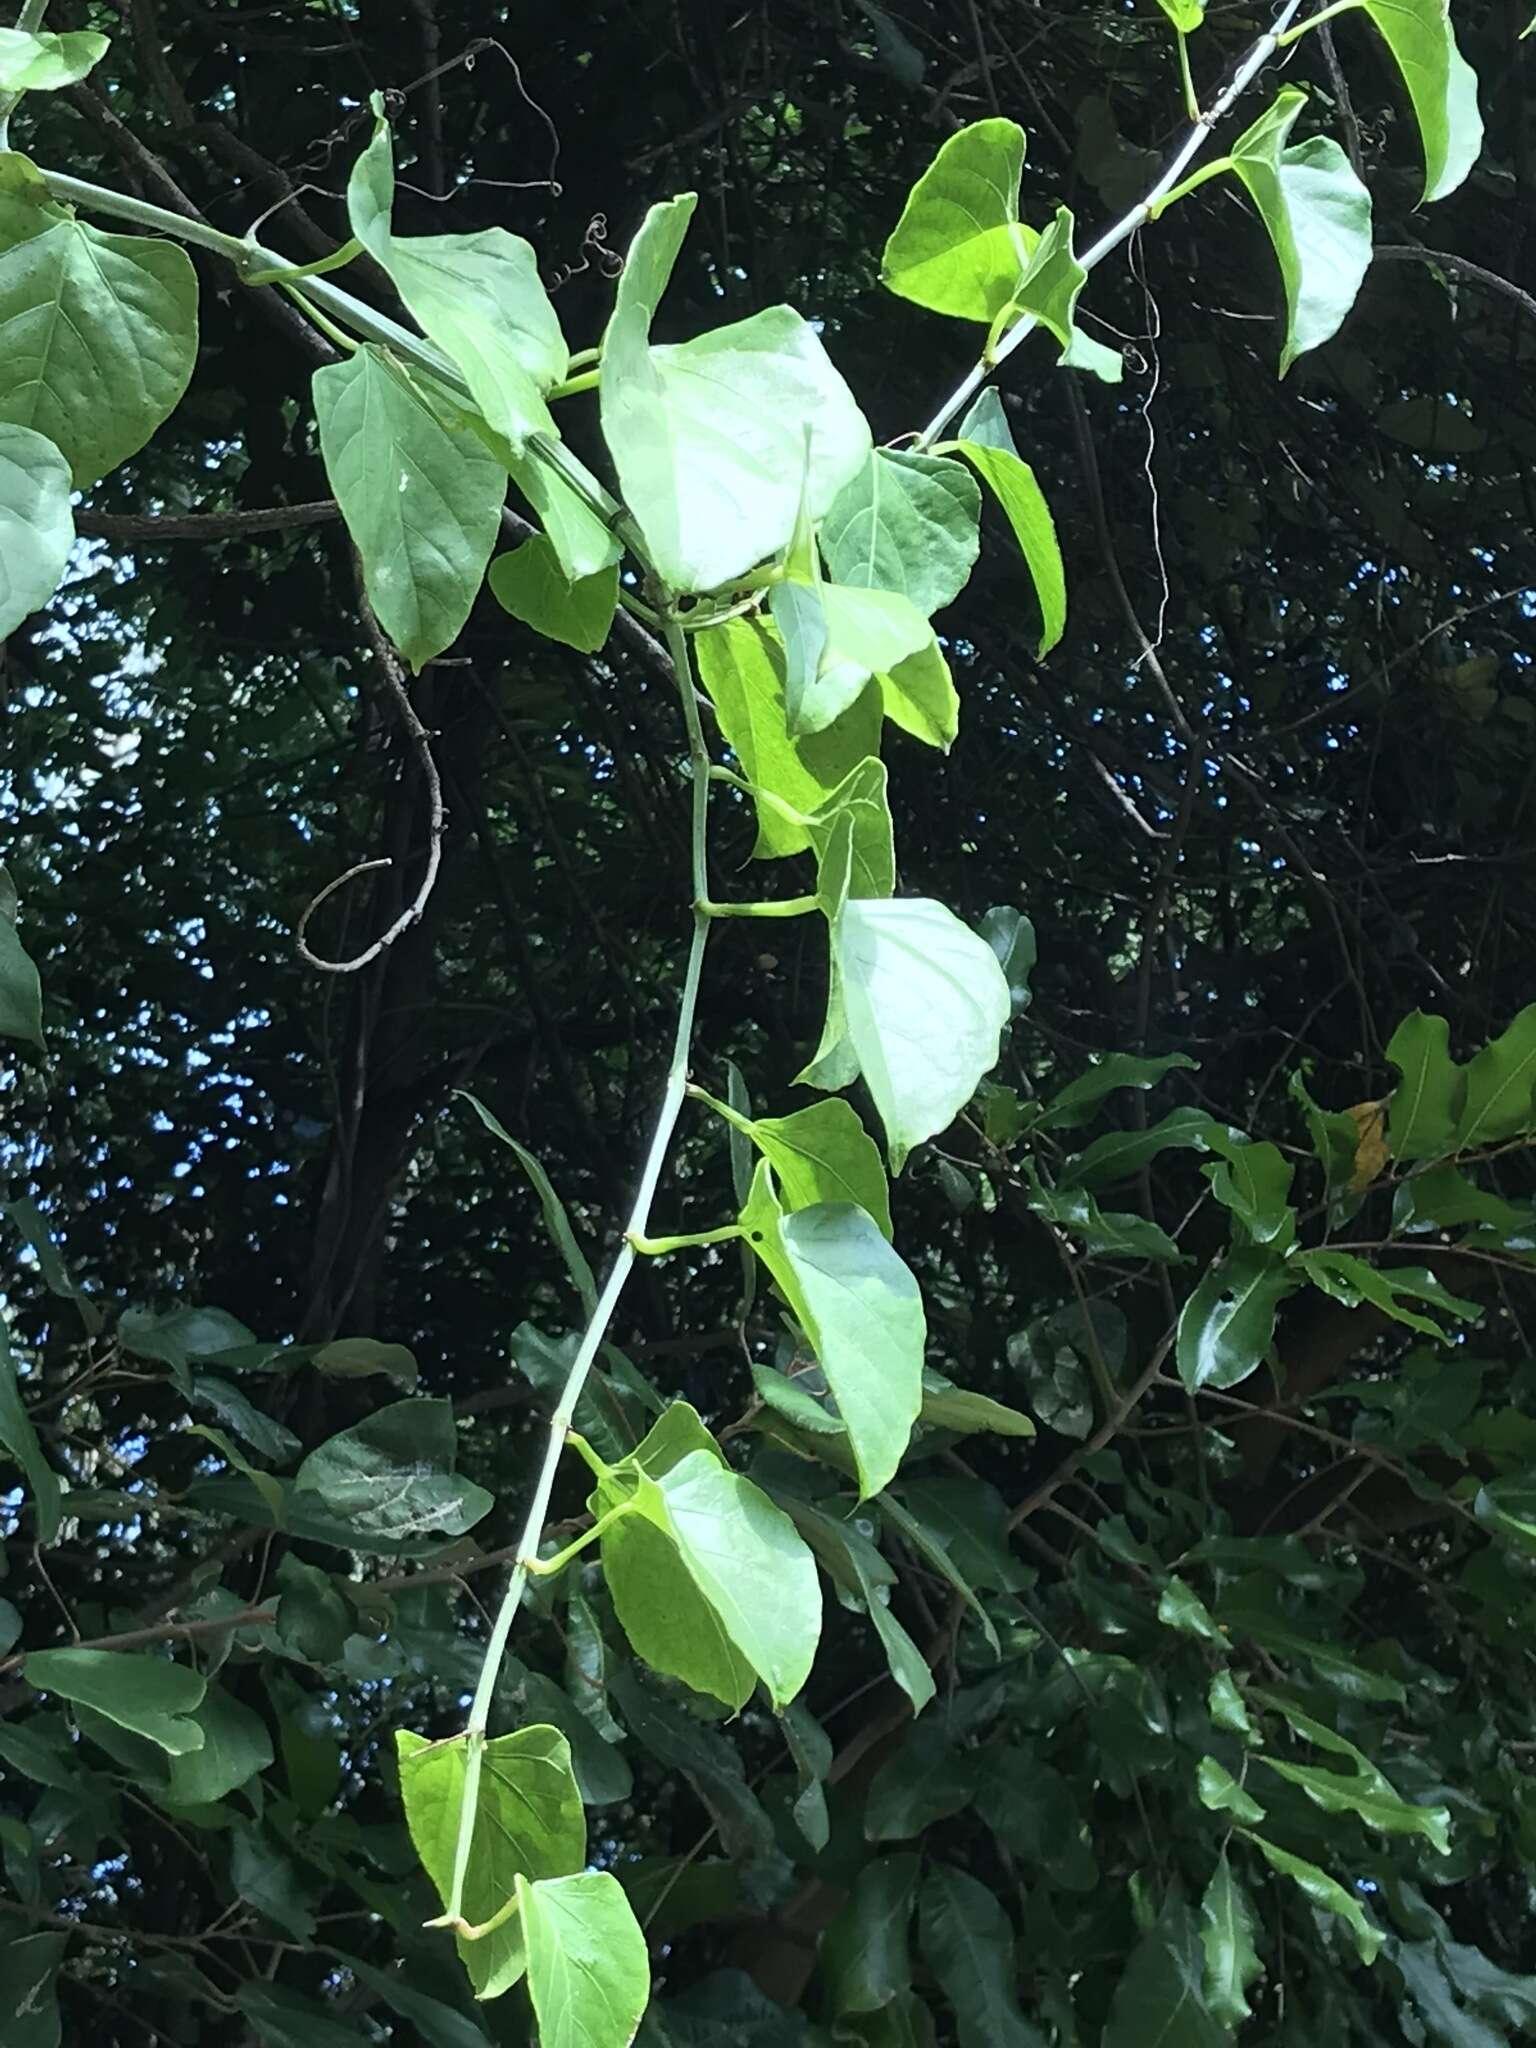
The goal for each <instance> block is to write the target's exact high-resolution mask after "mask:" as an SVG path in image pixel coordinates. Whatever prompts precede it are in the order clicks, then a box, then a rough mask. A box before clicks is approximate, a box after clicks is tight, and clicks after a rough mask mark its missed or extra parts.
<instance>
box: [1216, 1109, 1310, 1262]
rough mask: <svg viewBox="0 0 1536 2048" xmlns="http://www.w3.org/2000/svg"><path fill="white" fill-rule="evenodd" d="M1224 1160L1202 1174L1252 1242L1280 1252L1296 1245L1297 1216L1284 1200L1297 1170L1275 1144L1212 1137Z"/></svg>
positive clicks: (1226, 1134) (1219, 1134) (1220, 1135)
mask: <svg viewBox="0 0 1536 2048" xmlns="http://www.w3.org/2000/svg"><path fill="white" fill-rule="evenodd" d="M1211 1143H1212V1145H1213V1146H1214V1147H1215V1148H1216V1150H1217V1151H1218V1152H1221V1153H1222V1154H1223V1155H1224V1157H1223V1158H1221V1159H1220V1160H1217V1161H1215V1162H1213V1163H1212V1164H1211V1165H1210V1166H1203V1167H1201V1169H1200V1171H1201V1172H1202V1173H1203V1174H1204V1175H1205V1177H1206V1179H1207V1180H1208V1181H1209V1182H1210V1184H1211V1193H1212V1194H1213V1195H1214V1196H1215V1197H1216V1199H1217V1201H1218V1202H1220V1203H1221V1205H1222V1207H1223V1208H1224V1209H1230V1210H1231V1212H1232V1214H1233V1215H1234V1216H1235V1217H1236V1218H1237V1220H1238V1222H1239V1223H1241V1225H1242V1227H1243V1229H1244V1230H1245V1231H1246V1232H1247V1235H1248V1239H1249V1241H1250V1242H1251V1243H1253V1244H1262V1245H1267V1246H1268V1247H1269V1249H1270V1250H1271V1251H1274V1252H1280V1253H1284V1252H1286V1251H1288V1250H1289V1249H1290V1247H1291V1246H1292V1245H1293V1244H1294V1243H1295V1241H1296V1212H1295V1210H1294V1209H1293V1208H1292V1207H1291V1205H1290V1203H1289V1201H1288V1200H1287V1199H1286V1197H1287V1196H1288V1195H1289V1194H1290V1191H1291V1180H1292V1178H1293V1176H1294V1173H1295V1168H1294V1167H1293V1166H1292V1165H1291V1162H1290V1161H1289V1160H1288V1159H1287V1158H1286V1157H1285V1155H1284V1154H1283V1153H1282V1152H1281V1150H1280V1148H1279V1146H1278V1145H1271V1144H1268V1143H1265V1144H1259V1145H1255V1144H1252V1143H1250V1142H1249V1140H1248V1139H1246V1138H1243V1137H1238V1136H1235V1135H1234V1134H1232V1133H1230V1132H1218V1131H1215V1130H1213V1131H1212V1133H1211Z"/></svg>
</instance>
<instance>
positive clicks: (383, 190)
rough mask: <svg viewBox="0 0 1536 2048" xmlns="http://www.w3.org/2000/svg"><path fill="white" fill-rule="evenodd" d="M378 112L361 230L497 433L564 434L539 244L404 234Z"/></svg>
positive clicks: (518, 441)
mask: <svg viewBox="0 0 1536 2048" xmlns="http://www.w3.org/2000/svg"><path fill="white" fill-rule="evenodd" d="M374 113H375V116H376V119H375V121H374V129H373V135H372V138H371V140H370V141H369V144H368V147H367V148H366V149H365V150H364V151H363V153H362V155H361V157H359V159H358V161H357V163H356V164H355V165H354V167H353V170H352V175H351V178H350V179H349V180H348V183H347V214H348V218H349V219H350V221H351V225H352V232H353V234H354V235H356V237H357V239H358V240H359V241H360V242H361V243H362V245H363V247H364V248H365V249H366V250H367V251H368V253H369V254H370V255H371V256H372V257H373V258H374V259H375V261H376V262H378V263H379V264H380V265H382V267H383V268H384V269H385V270H386V271H387V272H388V274H389V277H390V280H391V282H392V283H393V284H394V286H395V289H396V290H397V291H398V292H399V294H400V296H401V298H402V299H403V300H404V301H405V303H406V305H407V306H408V307H409V308H410V310H411V312H412V314H413V315H414V316H415V318H416V319H417V320H418V321H419V322H420V324H421V327H422V330H423V332H424V333H426V334H427V335H429V336H430V337H431V339H432V340H433V341H435V342H436V343H437V345H438V347H439V348H440V349H442V351H443V353H444V354H445V355H446V356H448V357H449V359H450V360H451V361H452V363H453V364H454V366H455V367H456V368H457V369H458V371H459V372H460V374H461V375H462V376H463V378H464V381H465V383H466V384H467V385H468V386H469V390H470V395H471V397H472V398H473V399H474V402H475V404H476V405H477V406H478V407H479V409H480V412H481V414H482V415H483V416H484V418H485V421H486V424H487V425H488V426H489V427H490V428H491V430H492V432H493V433H495V434H499V435H500V436H501V437H502V438H503V439H504V440H505V441H506V442H507V444H508V445H509V447H510V448H511V449H512V450H513V452H514V453H516V454H521V453H522V452H523V448H524V445H525V443H526V442H527V439H528V437H529V435H531V434H547V435H549V436H550V437H551V438H552V439H558V438H559V435H558V432H557V429H556V427H555V423H554V420H553V419H552V418H551V416H550V411H549V407H548V406H547V405H546V404H545V402H544V393H545V392H546V391H548V390H549V389H550V388H551V387H552V386H553V385H555V384H558V383H559V382H560V380H561V378H562V377H564V375H565V373H566V368H567V365H568V363H569V361H570V355H569V351H568V350H567V348H566V345H565V337H564V336H563V335H562V333H561V332H560V321H559V318H558V316H557V314H556V312H555V309H554V307H553V306H552V305H551V304H550V300H549V294H548V293H547V292H546V291H545V289H544V286H543V283H542V281H541V280H540V277H539V263H538V258H537V256H536V255H535V254H534V251H533V248H532V246H531V245H530V244H529V243H527V242H525V241H524V240H523V239H522V238H521V236H519V235H513V234H509V233H508V232H507V230H506V229H505V228H482V229H481V230H480V231H479V232H478V233H476V234H467V235H409V236H396V235H395V234H394V233H393V231H392V229H391V226H390V216H391V213H392V212H393V209H394V200H395V168H394V155H393V150H392V147H391V142H390V133H389V123H388V122H387V121H385V120H384V119H383V118H382V109H381V104H380V102H379V100H378V99H377V97H376V98H375V100H374ZM380 616H381V617H382V614H380Z"/></svg>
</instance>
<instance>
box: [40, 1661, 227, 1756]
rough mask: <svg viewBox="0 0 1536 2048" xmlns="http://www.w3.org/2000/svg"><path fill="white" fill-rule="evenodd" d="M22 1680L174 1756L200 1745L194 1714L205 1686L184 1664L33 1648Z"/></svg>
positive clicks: (198, 1727) (195, 1748) (198, 1724)
mask: <svg viewBox="0 0 1536 2048" xmlns="http://www.w3.org/2000/svg"><path fill="white" fill-rule="evenodd" d="M26 1676H27V1683H28V1684H29V1685H32V1686H35V1687H36V1688H37V1690H38V1691H39V1692H52V1693H57V1694H58V1696H59V1698H60V1699H64V1700H72V1701H73V1702H74V1703H75V1705H76V1706H82V1707H91V1708H93V1709H94V1710H95V1712H97V1713H98V1714H104V1715H105V1716H106V1718H107V1719H108V1720H109V1721H115V1722H116V1723H117V1725H118V1727H119V1728H127V1729H128V1730H130V1732H131V1733H133V1734H135V1735H142V1736H144V1737H145V1738H146V1739H147V1740H148V1741H150V1742H154V1743H158V1744H159V1746H160V1747H161V1749H164V1750H168V1751H169V1752H170V1754H171V1755H172V1756H185V1755H187V1754H188V1753H189V1752H190V1751H193V1750H198V1749H201V1748H202V1746H203V1741H204V1734H203V1729H202V1726H201V1724H200V1723H199V1722H198V1720H197V1719H196V1714H197V1710H198V1708H199V1706H201V1704H202V1700H203V1694H204V1692H205V1691H206V1690H207V1687H206V1685H205V1683H204V1681H203V1679H202V1678H201V1677H199V1675H198V1674H197V1672H195V1671H189V1670H188V1669H187V1667H186V1666H185V1665H184V1664H173V1663H171V1662H170V1660H169V1659H168V1658H166V1657H156V1656H154V1655H152V1654H151V1653H149V1652H147V1651H137V1650H134V1651H130V1650H34V1651H33V1652H32V1654H31V1656H30V1657H28V1659H27V1662H26Z"/></svg>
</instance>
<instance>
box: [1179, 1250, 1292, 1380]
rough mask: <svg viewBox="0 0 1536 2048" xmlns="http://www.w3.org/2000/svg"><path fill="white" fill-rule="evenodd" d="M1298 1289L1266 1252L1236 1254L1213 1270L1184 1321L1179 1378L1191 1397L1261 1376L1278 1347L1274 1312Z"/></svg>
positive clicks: (1187, 1304) (1188, 1304) (1197, 1291)
mask: <svg viewBox="0 0 1536 2048" xmlns="http://www.w3.org/2000/svg"><path fill="white" fill-rule="evenodd" d="M1296 1284H1297V1276H1296V1275H1295V1274H1293V1273H1292V1272H1291V1271H1290V1270H1289V1269H1288V1268H1287V1267H1286V1266H1284V1265H1282V1264H1281V1262H1280V1261H1279V1260H1278V1259H1275V1258H1272V1257H1270V1255H1269V1254H1268V1253H1267V1252H1262V1251H1237V1252H1233V1253H1231V1254H1230V1256H1229V1257H1227V1258H1225V1259H1223V1260H1221V1261H1220V1263H1219V1264H1217V1265H1215V1266H1212V1267H1211V1269H1210V1271H1209V1272H1208V1273H1207V1274H1206V1275H1205V1277H1204V1278H1203V1279H1202V1280H1201V1282H1200V1284H1199V1286H1198V1287H1197V1288H1196V1289H1195V1291H1194V1293H1193V1294H1192V1295H1191V1296H1190V1297H1189V1299H1188V1301H1187V1302H1185V1304H1184V1308H1183V1311H1182V1313H1181V1314H1180V1316H1179V1332H1178V1347H1177V1356H1178V1367H1179V1378H1180V1379H1181V1380H1182V1381H1183V1382H1184V1385H1185V1386H1186V1387H1187V1388H1188V1390H1189V1392H1190V1393H1192V1394H1194V1393H1198V1392H1199V1390H1200V1389H1201V1387H1235V1386H1236V1385H1237V1384H1238V1382H1239V1381H1240V1380H1245V1379H1247V1378H1248V1376H1249V1374H1250V1373H1254V1372H1257V1371H1258V1369H1259V1367H1260V1366H1261V1365H1262V1364H1263V1363H1264V1360H1265V1359H1266V1358H1267V1357H1268V1355H1269V1347H1270V1345H1271V1344H1272V1343H1273V1342H1274V1335H1275V1312H1276V1310H1277V1309H1278V1308H1279V1306H1280V1303H1281V1302H1282V1300H1283V1299H1284V1298H1285V1296H1286V1295H1287V1294H1289V1293H1290V1291H1291V1289H1292V1288H1293V1287H1295V1286H1296Z"/></svg>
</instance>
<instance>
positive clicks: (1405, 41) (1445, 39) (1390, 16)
mask: <svg viewBox="0 0 1536 2048" xmlns="http://www.w3.org/2000/svg"><path fill="white" fill-rule="evenodd" d="M1363 4H1364V7H1365V11H1366V13H1367V14H1368V15H1369V16H1370V18H1371V20H1372V22H1373V23H1374V24H1375V26H1376V28H1377V29H1378V30H1379V31H1380V33H1381V35H1382V36H1383V37H1384V38H1385V40H1386V44H1387V47H1388V49H1389V50H1390V51H1391V52H1392V55H1393V56H1394V57H1395V58H1396V59H1397V67H1398V69H1399V71H1401V72H1402V74H1403V83H1404V85H1405V86H1406V87H1407V88H1408V97H1409V99H1410V100H1411V101H1412V102H1413V111H1414V117H1415V119H1416V120H1417V121H1418V124H1419V136H1420V139H1421V141H1422V142H1423V145H1424V197H1425V199H1426V200H1431V199H1444V198H1445V197H1446V196H1447V194H1448V193H1451V192H1454V191H1455V190H1456V187H1457V186H1458V185H1459V184H1461V182H1462V180H1463V179H1464V178H1465V177H1466V175H1467V173H1468V171H1470V170H1471V168H1472V166H1473V164H1475V163H1476V161H1477V156H1478V151H1479V150H1480V149H1481V148H1482V146H1483V120H1482V116H1481V114H1479V112H1478V110H1477V78H1476V75H1475V73H1474V72H1473V70H1472V67H1471V65H1470V64H1468V63H1467V61H1466V59H1465V58H1464V57H1463V56H1462V54H1461V51H1460V50H1459V49H1458V48H1457V45H1456V32H1455V30H1454V29H1453V28H1452V27H1451V14H1450V6H1449V0H1363Z"/></svg>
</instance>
